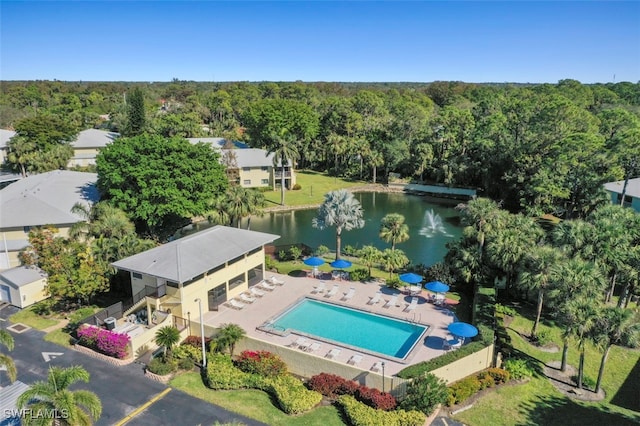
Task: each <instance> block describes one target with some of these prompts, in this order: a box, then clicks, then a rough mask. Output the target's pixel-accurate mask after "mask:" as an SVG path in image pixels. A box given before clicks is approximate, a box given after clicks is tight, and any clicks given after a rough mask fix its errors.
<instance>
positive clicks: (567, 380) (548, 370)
mask: <svg viewBox="0 0 640 426" xmlns="http://www.w3.org/2000/svg"><path fill="white" fill-rule="evenodd" d="M544 374H545V376H547V377H548V378H549V381H550V382H551V384H552V385H553V386H554V387H555V388H556V389H558V391H560V392H561V393H562V394H563V395H565V396H567V397H569V398H572V399H579V400H580V401H602V400H603V399H604V397H605V393H604V391H603V390H602V389H600V392H598V393H595V392H593V391H591V390H588V389H584V388H583V389H577V386H578V385H577V383H575V382H574V381H573V379H572V378H571V377H573V376H575V375H577V374H578V372H577V370H576V369H575V368H574V367H573V366H571V365H567V371H565V372H562V371H560V361H553V362H550V363H549V364H546V365H545V366H544ZM583 386H584V384H583Z"/></svg>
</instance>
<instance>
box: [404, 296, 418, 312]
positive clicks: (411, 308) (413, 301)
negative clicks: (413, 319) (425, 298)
mask: <svg viewBox="0 0 640 426" xmlns="http://www.w3.org/2000/svg"><path fill="white" fill-rule="evenodd" d="M417 307H418V298H417V297H412V298H411V303H410V304H408V305H407V307H406V308H404V310H405V311H407V312H409V311H414V310H415V309H416V308H417Z"/></svg>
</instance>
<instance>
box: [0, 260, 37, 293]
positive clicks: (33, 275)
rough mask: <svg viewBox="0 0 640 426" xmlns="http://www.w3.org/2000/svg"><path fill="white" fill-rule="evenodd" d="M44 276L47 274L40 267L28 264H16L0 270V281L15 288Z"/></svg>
mask: <svg viewBox="0 0 640 426" xmlns="http://www.w3.org/2000/svg"><path fill="white" fill-rule="evenodd" d="M46 277H47V274H46V273H45V272H44V271H43V270H42V269H40V268H37V267H29V266H18V267H15V268H11V269H7V270H5V271H2V272H0V282H3V283H5V284H9V285H10V286H11V287H13V288H16V289H17V288H18V287H22V286H24V285H27V284H31V283H32V282H34V281H39V280H41V279H42V278H46Z"/></svg>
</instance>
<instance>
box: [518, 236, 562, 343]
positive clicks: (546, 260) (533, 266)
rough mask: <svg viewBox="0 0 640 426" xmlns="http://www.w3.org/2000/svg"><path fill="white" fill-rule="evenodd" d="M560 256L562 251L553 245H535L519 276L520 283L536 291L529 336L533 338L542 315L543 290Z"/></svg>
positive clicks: (551, 281)
mask: <svg viewBox="0 0 640 426" xmlns="http://www.w3.org/2000/svg"><path fill="white" fill-rule="evenodd" d="M561 258H562V253H561V252H560V251H559V250H558V249H557V248H555V247H552V246H548V245H543V246H538V247H535V248H534V250H533V252H532V253H530V254H529V256H528V259H527V261H526V263H527V268H525V271H524V272H523V273H522V275H521V276H520V283H521V284H522V286H524V287H525V288H527V289H532V290H537V291H538V308H537V312H536V320H535V321H534V323H533V327H532V328H531V338H535V337H536V334H537V331H538V324H539V323H540V316H541V315H542V305H543V303H544V295H545V291H546V290H547V289H548V288H549V287H550V286H551V285H552V283H553V277H552V272H553V271H554V269H553V268H554V267H555V266H556V265H557V264H558V262H559V261H560V259H561Z"/></svg>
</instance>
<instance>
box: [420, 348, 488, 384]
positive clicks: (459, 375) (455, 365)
mask: <svg viewBox="0 0 640 426" xmlns="http://www.w3.org/2000/svg"><path fill="white" fill-rule="evenodd" d="M494 348H495V346H494V345H491V346H488V347H486V348H484V349H482V350H481V351H478V352H476V353H473V354H471V355H469V356H466V357H464V358H462V359H459V360H457V361H454V362H452V363H451V364H448V365H445V366H444V367H440V368H438V369H437V370H433V371H432V373H433V374H435V375H436V376H438V377H440V378H441V379H443V380H444V381H446V382H447V384H449V383H452V382H455V381H458V380H460V379H464V378H465V377H467V376H470V375H472V374H474V373H477V372H479V371H482V370H484V369H486V368H489V367H492V363H493V350H494Z"/></svg>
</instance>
